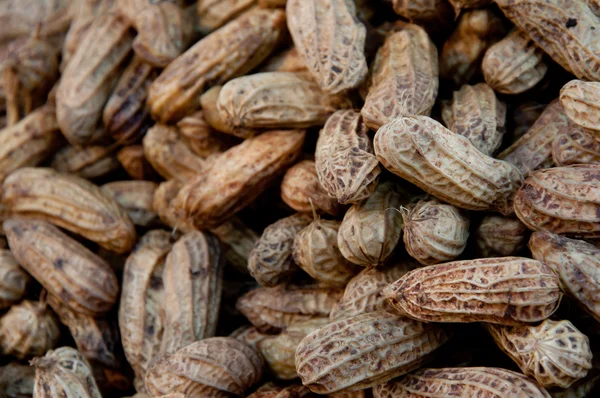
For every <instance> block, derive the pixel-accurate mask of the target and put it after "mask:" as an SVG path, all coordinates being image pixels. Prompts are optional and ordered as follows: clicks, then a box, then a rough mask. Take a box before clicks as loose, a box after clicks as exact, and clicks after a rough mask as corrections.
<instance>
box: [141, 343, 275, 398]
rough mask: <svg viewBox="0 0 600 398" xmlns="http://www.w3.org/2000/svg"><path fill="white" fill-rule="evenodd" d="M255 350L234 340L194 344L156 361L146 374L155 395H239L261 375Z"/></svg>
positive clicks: (260, 362)
mask: <svg viewBox="0 0 600 398" xmlns="http://www.w3.org/2000/svg"><path fill="white" fill-rule="evenodd" d="M262 365H263V364H262V359H261V358H260V356H259V355H258V353H257V352H256V351H254V350H253V349H252V348H250V347H248V346H247V345H245V344H244V343H241V342H239V341H238V340H236V339H234V338H231V337H212V338H208V339H204V340H201V341H197V342H195V343H192V344H190V345H188V346H186V347H184V348H182V349H180V350H179V351H177V352H176V353H174V354H171V355H166V356H164V357H162V358H161V359H159V360H158V361H157V362H155V363H154V364H153V365H152V366H151V367H150V369H149V370H148V373H147V374H146V388H147V389H148V392H149V393H150V394H152V395H153V396H157V395H161V394H168V393H176V392H181V393H184V394H186V395H189V396H196V397H223V398H225V397H230V396H232V395H237V396H240V395H242V394H243V393H244V392H245V391H246V390H247V389H249V388H250V387H252V385H253V384H256V383H257V382H258V381H259V380H260V378H261V376H262Z"/></svg>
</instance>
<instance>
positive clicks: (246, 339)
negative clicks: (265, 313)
mask: <svg viewBox="0 0 600 398" xmlns="http://www.w3.org/2000/svg"><path fill="white" fill-rule="evenodd" d="M229 337H233V338H234V339H237V340H239V341H241V342H242V343H244V344H246V345H247V346H249V347H252V348H253V349H254V350H256V351H257V352H259V351H258V343H260V342H261V341H263V340H264V339H266V338H267V337H269V335H267V334H264V333H261V332H259V331H258V329H256V328H255V327H254V326H241V327H239V328H237V329H236V330H234V331H233V332H231V334H230V335H229Z"/></svg>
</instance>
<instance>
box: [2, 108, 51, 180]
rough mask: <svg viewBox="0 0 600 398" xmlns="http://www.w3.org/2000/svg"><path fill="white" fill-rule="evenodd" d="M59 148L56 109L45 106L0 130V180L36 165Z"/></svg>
mask: <svg viewBox="0 0 600 398" xmlns="http://www.w3.org/2000/svg"><path fill="white" fill-rule="evenodd" d="M59 145H60V130H59V129H58V124H57V121H56V110H55V108H54V107H53V106H52V105H44V106H42V107H40V108H38V109H36V110H34V111H33V112H32V113H30V114H29V115H28V116H27V117H25V118H24V119H22V120H21V121H20V122H19V123H17V124H15V125H14V126H11V127H6V128H3V129H2V130H0V181H4V179H5V178H6V176H7V175H9V174H10V173H11V172H13V171H14V170H17V169H20V168H22V167H28V166H37V165H38V164H39V163H40V162H42V161H43V160H44V159H45V158H46V157H48V156H49V155H50V154H51V153H52V152H53V151H54V150H55V149H56V148H58V146H59Z"/></svg>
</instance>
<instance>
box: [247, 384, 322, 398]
mask: <svg viewBox="0 0 600 398" xmlns="http://www.w3.org/2000/svg"><path fill="white" fill-rule="evenodd" d="M312 396H313V393H312V392H311V391H310V390H309V389H308V387H306V386H303V385H302V384H291V385H282V386H279V385H276V384H275V383H273V382H271V381H270V382H268V383H265V384H263V385H262V386H260V387H259V388H258V390H256V391H255V392H254V393H252V394H250V395H248V397H247V398H304V397H312Z"/></svg>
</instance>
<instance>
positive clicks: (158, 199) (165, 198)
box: [152, 180, 195, 233]
mask: <svg viewBox="0 0 600 398" xmlns="http://www.w3.org/2000/svg"><path fill="white" fill-rule="evenodd" d="M182 186H183V184H182V183H180V182H179V181H177V180H168V181H164V182H161V183H160V184H159V185H158V188H156V191H154V198H153V201H152V208H153V209H154V212H155V213H156V214H157V215H158V218H160V221H161V222H162V223H163V224H165V225H166V226H168V227H171V228H173V229H174V230H177V231H181V232H184V233H185V232H190V231H194V230H195V228H194V227H193V226H192V225H191V223H189V222H187V221H186V220H184V219H182V217H180V215H179V213H178V212H177V211H176V209H175V208H174V207H173V206H171V203H172V202H173V200H174V199H175V197H176V196H177V194H178V193H179V191H181V187H182Z"/></svg>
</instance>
